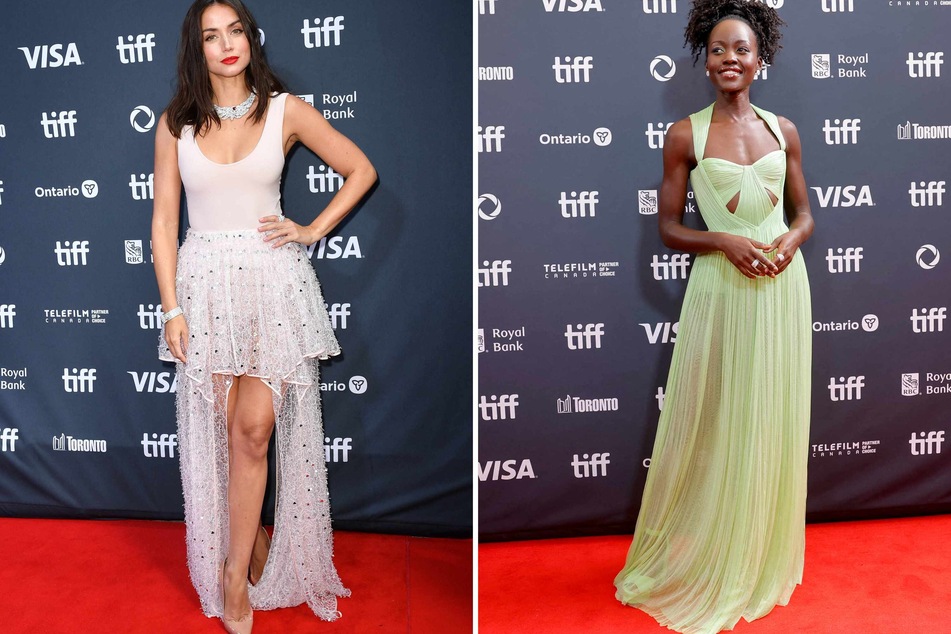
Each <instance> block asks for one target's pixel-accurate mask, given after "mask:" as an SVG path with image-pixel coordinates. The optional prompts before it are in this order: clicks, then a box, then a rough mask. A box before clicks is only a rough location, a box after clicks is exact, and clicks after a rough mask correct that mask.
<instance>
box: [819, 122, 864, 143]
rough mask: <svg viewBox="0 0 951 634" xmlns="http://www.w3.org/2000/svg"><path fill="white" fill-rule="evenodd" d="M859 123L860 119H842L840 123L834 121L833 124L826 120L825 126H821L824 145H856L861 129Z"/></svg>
mask: <svg viewBox="0 0 951 634" xmlns="http://www.w3.org/2000/svg"><path fill="white" fill-rule="evenodd" d="M861 123H862V120H861V119H842V120H841V121H840V120H839V119H836V120H835V122H831V121H830V120H829V119H826V120H825V125H824V126H822V131H823V132H824V133H825V142H826V145H853V144H856V143H858V142H859V130H861V129H862V127H861Z"/></svg>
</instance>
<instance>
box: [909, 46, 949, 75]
mask: <svg viewBox="0 0 951 634" xmlns="http://www.w3.org/2000/svg"><path fill="white" fill-rule="evenodd" d="M905 63H906V64H908V76H909V77H913V78H915V79H921V78H922V77H941V65H942V64H944V53H941V52H937V53H934V52H929V53H918V58H917V59H916V58H915V54H914V53H908V60H907V61H906V62H905Z"/></svg>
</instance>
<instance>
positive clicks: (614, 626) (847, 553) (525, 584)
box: [479, 516, 951, 634]
mask: <svg viewBox="0 0 951 634" xmlns="http://www.w3.org/2000/svg"><path fill="white" fill-rule="evenodd" d="M629 545H630V538H629V537H626V536H622V537H616V536H614V537H596V538H577V539H556V540H543V541H531V542H509V543H500V544H484V545H482V546H480V548H479V633H480V634H508V633H509V632H517V633H519V634H527V633H529V632H531V633H534V632H544V633H545V634H559V633H562V632H566V633H567V632H571V633H585V634H589V633H597V634H601V633H610V632H623V633H625V634H641V633H643V634H653V633H657V634H662V633H667V634H670V630H668V629H667V628H662V627H660V626H659V625H657V623H656V622H655V621H654V620H653V619H651V618H650V617H649V616H647V615H646V614H644V613H643V612H641V611H640V610H636V609H634V608H630V607H627V606H623V605H621V604H620V603H619V602H617V601H616V600H615V599H614V586H613V584H612V581H613V580H614V575H615V574H617V572H618V570H620V568H621V566H622V565H623V563H624V556H625V555H626V554H627V548H628V546H629ZM949 608H951V516H937V517H921V518H905V519H896V520H874V521H865V522H841V523H835V524H810V525H808V526H807V527H806V569H805V574H804V576H803V584H802V585H801V586H799V587H798V588H797V589H796V591H795V593H794V594H793V596H792V600H791V601H790V603H789V605H788V606H786V607H782V608H775V609H774V610H773V611H772V612H771V613H770V614H769V615H767V616H766V617H765V618H762V619H759V620H757V621H753V622H752V623H747V622H746V621H743V620H741V621H740V622H739V624H738V625H737V626H736V628H735V629H734V630H733V631H734V632H736V633H737V634H799V633H808V634H825V633H827V632H828V633H835V634H905V633H908V634H911V633H914V634H946V633H948V632H951V615H949Z"/></svg>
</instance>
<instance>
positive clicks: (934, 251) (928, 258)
mask: <svg viewBox="0 0 951 634" xmlns="http://www.w3.org/2000/svg"><path fill="white" fill-rule="evenodd" d="M915 261H916V262H918V266H920V267H921V268H923V269H925V270H926V271H930V270H931V269H933V268H934V267H936V266H938V262H940V261H941V253H940V252H939V251H938V248H937V247H936V246H935V245H933V244H923V245H921V247H920V248H919V249H918V252H917V253H916V254H915Z"/></svg>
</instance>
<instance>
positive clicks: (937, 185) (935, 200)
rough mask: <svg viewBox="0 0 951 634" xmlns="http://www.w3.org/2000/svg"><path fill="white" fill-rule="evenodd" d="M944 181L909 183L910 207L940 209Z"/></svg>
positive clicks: (942, 199) (942, 201) (942, 200)
mask: <svg viewBox="0 0 951 634" xmlns="http://www.w3.org/2000/svg"><path fill="white" fill-rule="evenodd" d="M944 186H945V181H928V183H925V181H919V182H917V183H916V182H914V181H912V182H911V187H910V188H909V189H908V194H909V195H910V196H911V206H912V207H940V206H941V205H942V204H944V191H945V190H944Z"/></svg>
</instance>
